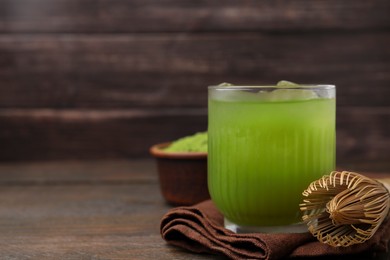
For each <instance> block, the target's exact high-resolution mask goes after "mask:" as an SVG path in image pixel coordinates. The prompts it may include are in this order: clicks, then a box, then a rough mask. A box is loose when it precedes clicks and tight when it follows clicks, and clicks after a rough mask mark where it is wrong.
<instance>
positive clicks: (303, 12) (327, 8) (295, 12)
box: [0, 0, 390, 33]
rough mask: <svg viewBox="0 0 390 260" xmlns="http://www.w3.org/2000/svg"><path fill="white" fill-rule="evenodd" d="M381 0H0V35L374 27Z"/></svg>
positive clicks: (385, 9) (385, 10)
mask: <svg viewBox="0 0 390 260" xmlns="http://www.w3.org/2000/svg"><path fill="white" fill-rule="evenodd" d="M389 11H390V3H389V1H387V0H372V1H366V0H321V1H305V0H291V1H282V0H276V1H258V0H246V1H234V0H228V1H205V0H200V1H191V0H184V1H183V0H160V1H153V0H132V1H128V0H100V1H93V0H83V1H79V0H34V1H31V0H0V33H1V32H3V33H4V32H10V33H31V32H32V33H42V32H53V33H59V32H72V33H77V32H94V33H107V32H122V33H123V32H161V31H163V32H169V31H170V32H182V31H184V32H189V31H192V32H199V31H258V30H271V31H284V30H298V31H307V30H317V29H321V30H322V29H323V30H345V29H348V30H349V29H353V30H355V29H372V28H375V29H378V28H381V29H383V28H389V26H390V16H389Z"/></svg>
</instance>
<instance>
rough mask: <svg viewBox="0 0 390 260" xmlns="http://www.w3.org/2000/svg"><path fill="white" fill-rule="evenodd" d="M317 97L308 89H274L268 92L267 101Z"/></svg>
mask: <svg viewBox="0 0 390 260" xmlns="http://www.w3.org/2000/svg"><path fill="white" fill-rule="evenodd" d="M315 98H318V96H317V94H316V93H315V92H314V91H312V90H310V89H276V90H274V91H272V92H270V93H268V97H267V100H269V101H290V100H291V101H292V100H309V99H315Z"/></svg>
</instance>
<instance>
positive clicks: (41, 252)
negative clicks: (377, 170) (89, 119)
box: [0, 160, 388, 260]
mask: <svg viewBox="0 0 390 260" xmlns="http://www.w3.org/2000/svg"><path fill="white" fill-rule="evenodd" d="M152 164H153V161H151V160H141V161H139V160H137V161H133V160H126V161H105V162H101V161H100V162H97V161H95V162H92V161H90V162H74V161H73V162H64V161H63V162H50V163H47V162H46V163H42V162H41V163H38V162H34V163H7V164H0V187H1V189H0V196H1V198H2V199H1V200H0V209H1V210H0V231H1V232H0V251H1V258H3V259H163V260H164V259H183V260H184V259H224V258H220V257H217V256H211V255H207V254H193V253H190V252H188V251H184V250H182V249H179V248H176V247H173V246H168V245H167V244H166V242H165V241H164V240H163V239H162V238H161V236H160V234H159V224H160V220H161V218H162V216H163V215H164V214H165V213H166V212H167V211H168V210H169V209H170V207H169V206H168V205H167V204H166V203H165V202H164V200H163V198H162V197H161V195H160V192H159V187H158V180H157V174H156V172H155V170H152V169H151V167H150V166H151V165H152ZM15 174H17V175H18V177H17V178H15ZM57 174H58V175H60V177H58V176H57ZM387 175H388V174H382V175H376V176H387ZM112 176H116V177H112ZM118 176H121V177H120V179H121V180H122V181H123V182H115V183H113V182H112V180H116V181H118V179H117V177H118ZM141 176H143V177H142V178H143V182H142V183H140V179H139V178H140V177H141ZM32 179H33V180H35V181H34V182H31V180H32ZM96 180H100V182H96ZM53 181H55V182H53ZM10 183H12V184H10ZM371 253H372V252H371ZM375 256H376V257H375V258H371V257H372V254H368V255H364V257H365V258H364V259H376V260H379V259H383V260H384V259H387V257H388V253H386V254H384V253H380V252H378V253H376V254H375ZM378 256H381V257H380V258H378ZM355 257H356V256H355ZM382 257H383V258H382ZM305 259H307V260H314V259H317V260H318V258H305ZM320 259H323V260H325V259H339V258H337V257H334V256H332V257H330V258H320ZM342 259H356V258H354V257H351V258H350V257H347V256H343V258H342Z"/></svg>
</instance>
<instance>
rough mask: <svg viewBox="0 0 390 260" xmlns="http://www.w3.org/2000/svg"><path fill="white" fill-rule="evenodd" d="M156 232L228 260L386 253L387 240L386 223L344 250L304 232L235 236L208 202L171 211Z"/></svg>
mask: <svg viewBox="0 0 390 260" xmlns="http://www.w3.org/2000/svg"><path fill="white" fill-rule="evenodd" d="M160 228H161V235H162V237H163V238H164V239H165V240H166V241H167V242H168V243H169V244H172V245H175V246H179V247H182V248H185V249H187V250H190V251H192V252H196V253H211V254H222V255H225V256H227V257H229V258H232V259H282V258H289V257H314V256H324V255H349V254H357V253H361V252H365V251H368V250H370V251H387V250H388V244H389V238H390V221H389V220H387V221H386V222H384V223H383V224H382V226H381V227H380V229H379V230H378V231H377V232H376V233H375V235H374V236H373V237H372V238H371V239H370V240H368V241H366V242H365V243H363V244H359V245H353V246H350V247H346V248H342V247H331V246H328V245H326V244H322V243H320V242H318V241H317V240H316V238H314V237H313V236H312V235H311V234H310V233H308V232H307V233H290V234H264V233H252V234H236V233H234V232H231V231H230V230H227V229H225V228H224V227H223V216H222V214H221V213H220V212H219V211H218V210H217V208H216V207H215V205H214V204H213V202H212V201H210V200H207V201H204V202H201V203H199V204H196V205H194V206H191V207H178V208H173V209H171V210H170V211H169V212H168V213H167V214H165V216H164V217H163V219H162V221H161V227H160Z"/></svg>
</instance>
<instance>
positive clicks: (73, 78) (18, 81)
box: [0, 33, 390, 108]
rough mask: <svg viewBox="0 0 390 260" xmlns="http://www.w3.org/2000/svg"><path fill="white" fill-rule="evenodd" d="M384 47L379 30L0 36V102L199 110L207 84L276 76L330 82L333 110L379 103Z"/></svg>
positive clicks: (385, 80) (389, 61)
mask: <svg viewBox="0 0 390 260" xmlns="http://www.w3.org/2000/svg"><path fill="white" fill-rule="evenodd" d="M388 46H390V34H388V33H357V34H354V33H352V34H316V33H314V34H280V35H279V34H278V35H268V34H261V33H243V34H224V35H220V34H183V35H181V34H178V35H169V34H168V35H166V34H164V35H137V36H135V35H115V36H110V37H107V36H95V35H92V36H91V35H77V36H75V35H62V36H51V35H36V36H34V35H24V36H7V37H5V36H0V82H2V85H1V86H2V87H1V88H0V106H1V107H2V108H8V107H16V108H46V107H50V108H118V107H120V108H134V107H139V108H141V107H148V108H157V107H159V108H162V107H180V108H183V107H206V105H207V86H208V85H212V84H218V83H220V82H226V81H227V82H232V83H236V84H274V83H275V82H276V81H278V80H280V79H288V80H292V81H296V82H300V83H333V84H336V85H337V87H338V88H337V95H338V105H339V106H346V105H348V106H383V105H388V98H387V97H388V96H389V95H390V89H389V88H388V85H389V84H390V73H388V72H389V71H390V48H388ZM368 97H369V98H368Z"/></svg>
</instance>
